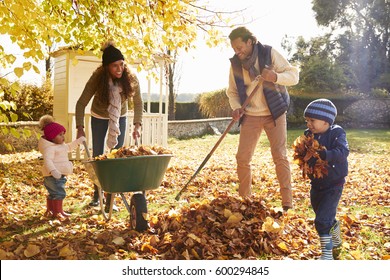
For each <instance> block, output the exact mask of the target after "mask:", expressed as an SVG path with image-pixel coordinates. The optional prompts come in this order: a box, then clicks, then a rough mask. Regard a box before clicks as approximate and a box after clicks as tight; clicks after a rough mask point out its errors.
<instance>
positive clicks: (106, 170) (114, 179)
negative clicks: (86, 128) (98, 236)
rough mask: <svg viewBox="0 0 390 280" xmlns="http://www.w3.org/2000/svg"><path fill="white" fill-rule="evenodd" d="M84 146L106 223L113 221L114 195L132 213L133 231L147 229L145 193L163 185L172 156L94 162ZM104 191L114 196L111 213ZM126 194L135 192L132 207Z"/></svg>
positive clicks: (86, 166)
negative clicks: (105, 203) (107, 207)
mask: <svg viewBox="0 0 390 280" xmlns="http://www.w3.org/2000/svg"><path fill="white" fill-rule="evenodd" d="M84 146H85V149H86V152H87V155H88V158H89V160H86V161H84V166H85V169H86V170H87V172H88V175H89V177H90V178H91V180H92V181H93V182H94V184H96V185H97V187H98V190H99V191H98V193H99V203H100V208H101V212H102V214H103V217H104V218H105V219H106V220H107V221H108V220H110V219H111V215H112V208H113V205H114V198H115V194H119V195H120V197H121V198H122V201H123V203H124V205H125V206H126V209H127V211H128V212H129V214H130V225H131V228H132V229H135V230H137V231H144V230H146V229H147V228H148V222H147V220H146V219H145V216H146V214H147V203H146V197H145V192H146V191H147V190H152V189H156V188H158V187H159V186H160V184H161V182H162V180H163V177H164V175H165V171H166V170H167V167H168V164H169V161H170V160H171V157H172V155H171V154H163V155H146V156H133V157H126V158H114V159H105V160H93V159H90V158H91V157H90V155H89V151H88V147H87V145H86V143H85V142H84ZM103 191H104V192H106V193H111V194H113V195H111V201H110V207H109V212H108V213H106V212H105V209H104V208H105V207H104V203H103ZM126 192H134V194H133V195H132V196H131V199H130V205H129V203H128V202H127V199H126V196H125V195H124V193H126Z"/></svg>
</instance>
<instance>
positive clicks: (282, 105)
mask: <svg viewBox="0 0 390 280" xmlns="http://www.w3.org/2000/svg"><path fill="white" fill-rule="evenodd" d="M257 46H258V49H259V56H258V61H259V66H260V67H259V68H260V73H261V72H262V71H263V69H264V68H265V67H266V65H267V66H272V59H271V48H272V47H271V46H268V45H262V44H261V43H260V42H258V43H257ZM230 62H231V64H232V68H233V74H234V80H235V82H236V86H237V90H238V94H239V96H240V101H241V104H243V103H244V102H245V99H246V98H247V94H246V86H245V84H244V77H243V68H242V64H241V61H240V59H239V58H238V57H237V55H234V56H233V57H232V58H231V59H230ZM263 93H264V96H265V100H266V101H267V105H268V108H269V110H270V112H271V115H272V118H273V119H274V120H276V119H277V118H278V117H280V116H281V115H283V114H284V113H286V111H287V109H288V106H289V105H290V96H289V94H288V92H287V88H286V87H285V86H281V85H277V84H274V83H271V82H267V81H264V82H263Z"/></svg>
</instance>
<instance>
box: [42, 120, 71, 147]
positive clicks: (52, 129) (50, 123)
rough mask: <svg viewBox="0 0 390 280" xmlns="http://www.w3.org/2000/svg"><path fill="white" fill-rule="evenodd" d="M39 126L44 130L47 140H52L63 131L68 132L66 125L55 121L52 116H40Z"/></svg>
mask: <svg viewBox="0 0 390 280" xmlns="http://www.w3.org/2000/svg"><path fill="white" fill-rule="evenodd" d="M39 126H40V127H41V129H42V130H43V133H44V135H45V138H46V140H48V141H52V140H53V139H54V138H56V136H57V135H58V134H60V133H61V132H66V129H65V127H63V126H62V125H61V124H59V123H56V122H54V119H53V117H52V116H49V115H45V116H43V117H41V118H40V120H39Z"/></svg>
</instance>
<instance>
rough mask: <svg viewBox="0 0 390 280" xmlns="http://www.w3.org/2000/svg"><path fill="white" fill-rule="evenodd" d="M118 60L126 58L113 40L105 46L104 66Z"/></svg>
mask: <svg viewBox="0 0 390 280" xmlns="http://www.w3.org/2000/svg"><path fill="white" fill-rule="evenodd" d="M118 60H125V58H124V56H123V54H122V52H121V51H120V50H118V49H117V48H115V47H114V45H113V44H112V42H108V43H107V46H105V47H104V50H103V58H102V63H103V66H106V65H108V64H110V63H112V62H115V61H118Z"/></svg>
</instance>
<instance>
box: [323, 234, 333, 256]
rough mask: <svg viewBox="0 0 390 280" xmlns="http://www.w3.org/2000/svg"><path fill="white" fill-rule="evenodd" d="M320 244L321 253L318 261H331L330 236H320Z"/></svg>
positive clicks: (331, 246) (331, 245)
mask: <svg viewBox="0 0 390 280" xmlns="http://www.w3.org/2000/svg"><path fill="white" fill-rule="evenodd" d="M320 242H321V251H322V253H321V257H320V260H333V255H332V248H333V244H332V235H330V234H324V235H320Z"/></svg>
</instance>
